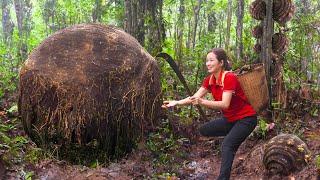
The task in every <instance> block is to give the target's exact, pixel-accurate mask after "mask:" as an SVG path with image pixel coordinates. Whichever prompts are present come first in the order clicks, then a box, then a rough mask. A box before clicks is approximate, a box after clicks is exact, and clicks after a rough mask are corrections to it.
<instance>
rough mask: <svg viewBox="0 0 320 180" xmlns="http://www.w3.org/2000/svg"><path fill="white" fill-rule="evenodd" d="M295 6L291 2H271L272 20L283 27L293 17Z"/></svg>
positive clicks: (288, 0) (284, 0)
mask: <svg viewBox="0 0 320 180" xmlns="http://www.w3.org/2000/svg"><path fill="white" fill-rule="evenodd" d="M294 11H295V6H294V4H293V2H292V1H291V0H275V1H273V19H274V20H275V21H277V22H278V23H280V24H281V25H284V24H285V23H287V22H288V21H289V20H290V19H291V18H292V17H293V15H294Z"/></svg>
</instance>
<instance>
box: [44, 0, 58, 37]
mask: <svg viewBox="0 0 320 180" xmlns="http://www.w3.org/2000/svg"><path fill="white" fill-rule="evenodd" d="M55 9H56V0H46V1H45V2H44V10H43V12H42V16H43V19H44V22H45V24H46V32H47V35H49V34H51V33H52V32H55V31H56V30H57V27H56V24H55Z"/></svg>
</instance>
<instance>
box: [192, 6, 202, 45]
mask: <svg viewBox="0 0 320 180" xmlns="http://www.w3.org/2000/svg"><path fill="white" fill-rule="evenodd" d="M201 4H202V0H198V4H197V5H196V6H195V7H194V24H193V35H192V49H194V46H195V44H196V36H197V26H198V21H199V12H200V9H201Z"/></svg>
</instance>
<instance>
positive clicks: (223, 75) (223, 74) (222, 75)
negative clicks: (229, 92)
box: [209, 71, 232, 87]
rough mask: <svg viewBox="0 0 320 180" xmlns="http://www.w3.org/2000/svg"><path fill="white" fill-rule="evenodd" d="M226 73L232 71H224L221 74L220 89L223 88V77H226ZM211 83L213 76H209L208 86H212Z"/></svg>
mask: <svg viewBox="0 0 320 180" xmlns="http://www.w3.org/2000/svg"><path fill="white" fill-rule="evenodd" d="M228 72H232V71H224V72H223V73H222V74H221V84H222V87H224V77H225V75H226V74H227V73H228ZM212 81H213V74H212V75H211V76H210V79H209V85H212V84H213V82H212Z"/></svg>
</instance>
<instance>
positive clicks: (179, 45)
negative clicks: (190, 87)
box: [175, 0, 185, 67]
mask: <svg viewBox="0 0 320 180" xmlns="http://www.w3.org/2000/svg"><path fill="white" fill-rule="evenodd" d="M184 17H185V6H184V0H180V7H179V17H178V22H177V28H176V30H177V40H176V43H175V49H176V51H175V52H176V53H175V54H176V56H175V59H176V60H177V64H178V66H179V67H180V64H181V60H182V42H183V29H184Z"/></svg>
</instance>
